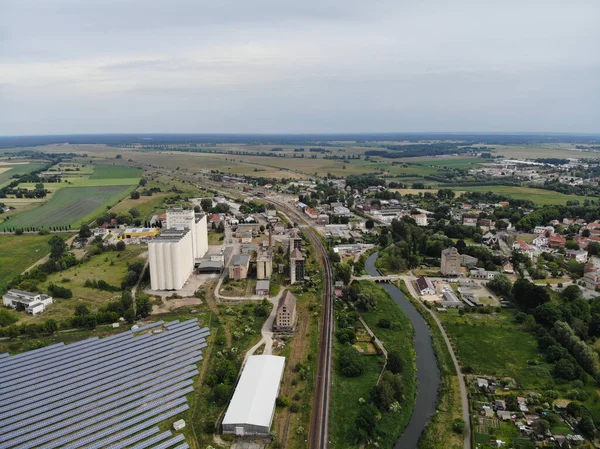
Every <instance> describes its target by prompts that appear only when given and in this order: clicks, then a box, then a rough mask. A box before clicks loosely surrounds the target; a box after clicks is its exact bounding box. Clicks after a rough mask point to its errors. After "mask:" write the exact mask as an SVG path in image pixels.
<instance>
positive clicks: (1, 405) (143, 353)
mask: <svg viewBox="0 0 600 449" xmlns="http://www.w3.org/2000/svg"><path fill="white" fill-rule="evenodd" d="M198 335H199V332H198V333H192V334H190V335H189V336H186V337H187V338H186V339H181V340H179V341H178V340H177V339H175V341H173V342H171V341H164V342H162V343H159V344H156V345H152V344H150V345H145V346H144V347H142V348H131V349H130V350H128V351H125V352H124V353H123V355H120V356H119V357H116V358H114V359H112V360H109V361H108V362H104V363H99V364H92V365H91V366H90V367H88V368H86V369H83V370H79V371H77V373H76V377H71V378H70V379H69V380H70V381H71V382H79V381H84V380H86V379H88V382H92V381H93V379H90V378H92V377H96V376H98V374H100V373H103V372H106V371H112V372H114V371H115V368H114V367H115V365H117V366H119V368H118V369H119V370H120V371H124V370H126V369H127V368H126V367H127V366H129V365H134V364H137V363H138V362H141V361H144V360H148V358H147V357H148V354H152V355H153V356H154V358H159V357H160V354H162V353H164V352H170V351H172V350H174V349H175V348H177V347H180V346H181V347H183V346H186V345H187V346H189V345H190V344H193V343H195V342H196V341H198ZM150 343H151V342H150ZM73 371H75V370H67V371H66V372H65V371H61V373H62V374H64V375H63V376H62V377H60V378H56V379H53V380H46V381H45V382H44V387H42V388H41V389H38V390H31V389H30V388H22V389H15V390H13V391H9V392H7V393H6V394H3V395H2V400H0V410H1V411H4V409H5V408H6V406H7V405H8V404H12V403H13V402H14V401H13V400H12V399H11V398H12V397H14V396H19V397H20V398H21V399H26V398H30V397H32V396H36V397H38V398H41V397H42V396H43V395H44V393H47V392H50V393H52V394H51V395H53V394H57V393H56V389H57V388H58V386H57V385H55V384H63V383H64V382H65V376H69V375H73ZM30 381H32V382H33V381H34V380H33V379H30ZM22 391H23V393H22ZM13 406H14V405H13Z"/></svg>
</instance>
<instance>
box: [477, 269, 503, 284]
mask: <svg viewBox="0 0 600 449" xmlns="http://www.w3.org/2000/svg"><path fill="white" fill-rule="evenodd" d="M470 274H471V278H472V279H483V280H485V281H490V280H492V279H494V278H495V277H496V275H497V274H499V273H498V272H497V271H487V270H484V269H483V268H476V269H474V270H471V271H470Z"/></svg>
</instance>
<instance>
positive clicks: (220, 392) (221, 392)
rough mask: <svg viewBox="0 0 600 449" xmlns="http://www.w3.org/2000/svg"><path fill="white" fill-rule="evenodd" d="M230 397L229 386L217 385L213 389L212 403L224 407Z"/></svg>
mask: <svg viewBox="0 0 600 449" xmlns="http://www.w3.org/2000/svg"><path fill="white" fill-rule="evenodd" d="M229 396H231V386H229V385H224V384H219V385H216V386H215V387H214V389H213V401H215V403H216V404H217V405H225V404H227V401H228V400H229Z"/></svg>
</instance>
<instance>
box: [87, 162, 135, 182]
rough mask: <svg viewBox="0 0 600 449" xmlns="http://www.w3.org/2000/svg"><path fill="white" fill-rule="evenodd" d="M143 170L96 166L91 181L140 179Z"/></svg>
mask: <svg viewBox="0 0 600 449" xmlns="http://www.w3.org/2000/svg"><path fill="white" fill-rule="evenodd" d="M140 173H141V170H140V169H138V168H134V167H123V166H120V165H104V164H99V165H94V174H93V175H92V176H90V179H119V178H122V179H126V178H139V175H140Z"/></svg>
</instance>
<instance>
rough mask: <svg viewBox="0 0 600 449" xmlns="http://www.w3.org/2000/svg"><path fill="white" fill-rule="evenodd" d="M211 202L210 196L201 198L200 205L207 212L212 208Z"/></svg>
mask: <svg viewBox="0 0 600 449" xmlns="http://www.w3.org/2000/svg"><path fill="white" fill-rule="evenodd" d="M212 204H213V203H212V200H211V199H210V198H203V199H202V200H200V206H201V207H202V210H203V211H204V212H208V211H209V210H210V209H212Z"/></svg>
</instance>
